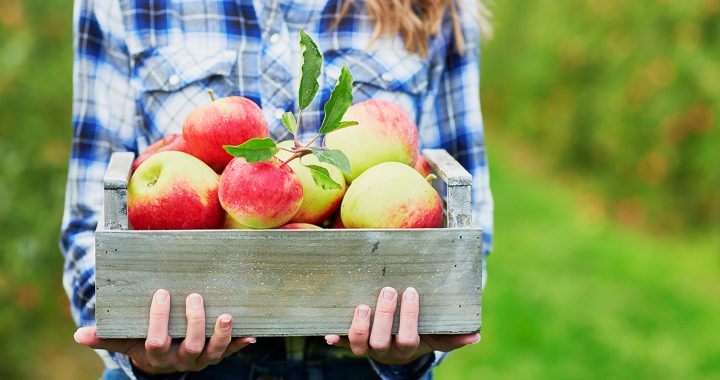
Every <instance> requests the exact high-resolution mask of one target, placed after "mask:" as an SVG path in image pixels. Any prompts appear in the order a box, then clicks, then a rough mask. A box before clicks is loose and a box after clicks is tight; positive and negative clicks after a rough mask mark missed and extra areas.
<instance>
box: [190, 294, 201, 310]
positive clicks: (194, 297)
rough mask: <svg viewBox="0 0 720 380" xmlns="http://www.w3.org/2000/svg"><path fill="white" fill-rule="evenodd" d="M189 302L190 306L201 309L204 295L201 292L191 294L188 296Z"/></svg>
mask: <svg viewBox="0 0 720 380" xmlns="http://www.w3.org/2000/svg"><path fill="white" fill-rule="evenodd" d="M188 302H189V303H190V307H191V308H193V309H199V308H201V307H202V297H200V295H199V294H191V295H189V296H188Z"/></svg>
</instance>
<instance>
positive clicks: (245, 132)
mask: <svg viewBox="0 0 720 380" xmlns="http://www.w3.org/2000/svg"><path fill="white" fill-rule="evenodd" d="M182 135H183V138H184V139H185V144H186V146H187V152H188V153H190V154H192V155H193V156H195V157H197V158H199V159H201V160H202V161H203V162H205V163H206V164H208V165H209V166H210V167H212V168H213V169H215V171H217V172H218V173H220V172H222V170H223V168H225V166H226V165H227V164H228V163H229V162H230V160H232V159H233V157H232V156H231V155H230V154H229V153H228V152H226V151H225V149H223V145H240V144H242V143H244V142H246V141H248V140H250V139H252V138H263V137H268V136H269V132H268V125H267V121H265V116H264V115H263V113H262V110H260V107H258V106H257V105H256V104H255V103H253V102H252V100H250V99H247V98H244V97H242V96H230V97H227V98H221V99H217V100H213V101H212V102H211V103H210V104H206V105H204V106H200V107H198V108H196V109H195V110H193V111H192V112H190V114H189V115H188V116H187V119H185V124H184V125H183V130H182Z"/></svg>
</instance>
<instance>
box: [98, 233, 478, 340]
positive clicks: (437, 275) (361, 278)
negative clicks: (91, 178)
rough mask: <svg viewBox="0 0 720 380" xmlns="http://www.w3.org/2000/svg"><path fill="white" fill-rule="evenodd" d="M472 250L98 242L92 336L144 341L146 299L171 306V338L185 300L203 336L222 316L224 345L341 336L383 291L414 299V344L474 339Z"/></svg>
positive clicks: (198, 237)
mask: <svg viewBox="0 0 720 380" xmlns="http://www.w3.org/2000/svg"><path fill="white" fill-rule="evenodd" d="M481 241H482V237H481V232H480V230H475V229H467V230H460V229H427V230H325V231H319V230H294V231H289V230H255V231H243V230H227V231H164V232H161V231H155V232H150V231H147V232H145V231H124V232H123V231H99V232H98V234H97V252H96V257H97V278H96V281H97V307H96V317H97V325H98V336H101V337H104V338H126V337H144V336H145V334H146V333H147V326H148V310H149V302H150V299H151V298H152V294H153V293H154V291H155V290H156V289H158V288H164V289H167V290H168V291H169V292H170V294H171V295H172V296H173V298H172V313H171V323H170V334H171V335H172V336H174V337H179V336H184V334H185V326H186V324H185V316H184V299H185V297H186V296H187V295H188V294H190V293H192V292H198V293H200V294H202V295H203V297H204V298H205V305H206V306H205V307H206V313H207V316H208V319H207V332H208V334H211V333H212V329H213V325H214V321H215V319H216V318H217V317H218V316H219V315H220V314H222V313H230V314H231V315H233V316H234V317H235V320H236V323H235V325H234V329H233V334H234V335H236V336H237V335H253V336H309V335H324V334H332V333H334V334H346V333H347V329H348V327H349V326H350V322H351V320H352V314H353V310H354V307H355V306H356V305H359V304H361V303H364V304H368V305H373V306H374V304H375V302H376V297H377V295H378V294H379V291H380V289H382V287H383V286H393V287H395V288H396V289H398V290H399V291H402V290H404V289H405V288H407V287H409V286H413V287H415V288H416V289H418V292H419V294H420V300H421V308H422V309H421V313H420V323H419V331H420V332H421V333H460V332H469V331H477V330H478V329H479V328H480V324H479V321H480V292H481V288H480V287H481V284H482V279H481V274H482V273H481V272H482V268H481V255H480V245H481ZM440 317H441V318H440ZM396 321H397V318H396ZM395 330H397V323H396V326H395Z"/></svg>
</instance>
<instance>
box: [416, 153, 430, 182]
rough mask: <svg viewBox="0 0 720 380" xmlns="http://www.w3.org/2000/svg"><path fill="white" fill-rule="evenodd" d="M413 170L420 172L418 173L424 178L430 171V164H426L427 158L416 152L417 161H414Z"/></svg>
mask: <svg viewBox="0 0 720 380" xmlns="http://www.w3.org/2000/svg"><path fill="white" fill-rule="evenodd" d="M415 170H417V171H418V173H420V175H421V176H423V177H425V178H427V176H429V175H430V173H432V172H431V171H430V165H428V162H427V160H426V159H425V157H423V155H422V154H418V156H417V161H416V162H415Z"/></svg>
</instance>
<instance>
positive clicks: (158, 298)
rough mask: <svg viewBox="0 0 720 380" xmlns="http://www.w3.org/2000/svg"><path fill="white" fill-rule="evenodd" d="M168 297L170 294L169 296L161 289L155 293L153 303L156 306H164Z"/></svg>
mask: <svg viewBox="0 0 720 380" xmlns="http://www.w3.org/2000/svg"><path fill="white" fill-rule="evenodd" d="M169 295H170V294H169V293H168V292H167V291H165V290H163V289H160V290H158V291H157V292H155V303H156V304H157V305H164V304H166V303H167V301H168V298H169V297H168V296H169Z"/></svg>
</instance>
